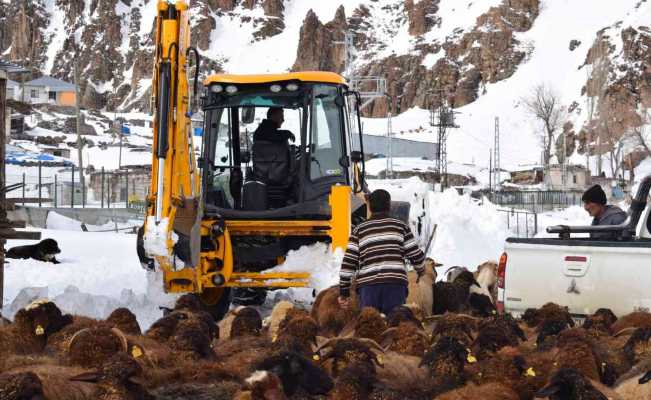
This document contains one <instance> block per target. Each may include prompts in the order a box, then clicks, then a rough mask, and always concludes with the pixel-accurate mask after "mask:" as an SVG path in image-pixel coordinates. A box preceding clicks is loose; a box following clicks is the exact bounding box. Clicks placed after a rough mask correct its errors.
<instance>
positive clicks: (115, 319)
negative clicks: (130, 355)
mask: <svg viewBox="0 0 651 400" xmlns="http://www.w3.org/2000/svg"><path fill="white" fill-rule="evenodd" d="M106 322H107V323H108V324H109V325H110V326H112V327H113V328H118V329H119V330H121V331H122V332H124V333H126V334H128V335H140V333H141V330H140V325H139V324H138V320H137V319H136V316H135V315H134V313H132V312H131V310H129V309H128V308H116V309H115V310H113V312H112V313H111V315H109V316H108V318H106Z"/></svg>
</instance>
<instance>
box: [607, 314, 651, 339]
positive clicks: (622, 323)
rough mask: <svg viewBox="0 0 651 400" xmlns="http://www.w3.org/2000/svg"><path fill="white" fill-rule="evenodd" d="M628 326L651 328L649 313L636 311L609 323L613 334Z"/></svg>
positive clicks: (650, 315)
mask: <svg viewBox="0 0 651 400" xmlns="http://www.w3.org/2000/svg"><path fill="white" fill-rule="evenodd" d="M629 328H651V313H648V312H642V311H636V312H633V313H630V314H627V315H624V316H623V317H621V318H619V319H618V320H617V321H615V322H614V323H613V324H612V325H611V329H612V331H613V333H615V334H617V333H619V332H622V331H623V330H625V329H629Z"/></svg>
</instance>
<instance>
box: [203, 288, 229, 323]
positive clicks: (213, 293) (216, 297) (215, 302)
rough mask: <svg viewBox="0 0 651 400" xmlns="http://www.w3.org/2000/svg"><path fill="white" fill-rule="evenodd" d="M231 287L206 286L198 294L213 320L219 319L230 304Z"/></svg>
mask: <svg viewBox="0 0 651 400" xmlns="http://www.w3.org/2000/svg"><path fill="white" fill-rule="evenodd" d="M231 297H232V296H231V288H229V287H227V288H206V289H204V291H203V292H202V293H201V294H200V295H199V298H200V299H201V302H202V303H203V304H204V305H205V306H206V309H207V311H208V312H209V313H210V315H212V317H213V318H214V319H215V321H221V319H222V318H224V316H225V315H226V313H227V312H228V309H229V308H230V306H231V300H232V298H231Z"/></svg>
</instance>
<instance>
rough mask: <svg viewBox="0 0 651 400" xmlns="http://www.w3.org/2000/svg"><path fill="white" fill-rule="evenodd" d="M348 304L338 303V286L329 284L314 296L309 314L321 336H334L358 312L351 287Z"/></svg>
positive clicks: (355, 297) (355, 298)
mask: <svg viewBox="0 0 651 400" xmlns="http://www.w3.org/2000/svg"><path fill="white" fill-rule="evenodd" d="M350 293H351V301H350V305H349V306H348V307H346V308H342V307H341V306H340V305H339V286H338V285H336V286H331V287H329V288H328V289H325V290H322V291H321V292H319V294H318V295H317V296H316V299H315V301H314V304H313V305H312V310H311V311H310V315H311V316H312V318H314V320H315V321H316V322H317V324H319V329H320V332H319V334H320V335H321V336H325V337H334V336H337V335H339V334H340V333H341V330H342V329H343V328H344V327H345V326H346V325H348V324H349V323H350V322H351V321H353V320H354V318H355V316H356V315H357V313H358V305H357V296H356V295H355V290H354V289H353V288H352V287H351V291H350Z"/></svg>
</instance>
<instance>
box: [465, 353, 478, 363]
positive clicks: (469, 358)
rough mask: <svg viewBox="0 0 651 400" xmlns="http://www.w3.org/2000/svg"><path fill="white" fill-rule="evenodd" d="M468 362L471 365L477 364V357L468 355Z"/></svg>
mask: <svg viewBox="0 0 651 400" xmlns="http://www.w3.org/2000/svg"><path fill="white" fill-rule="evenodd" d="M467 360H468V362H469V363H470V364H472V363H476V362H477V359H476V358H475V356H473V355H472V354H468V358H467Z"/></svg>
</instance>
